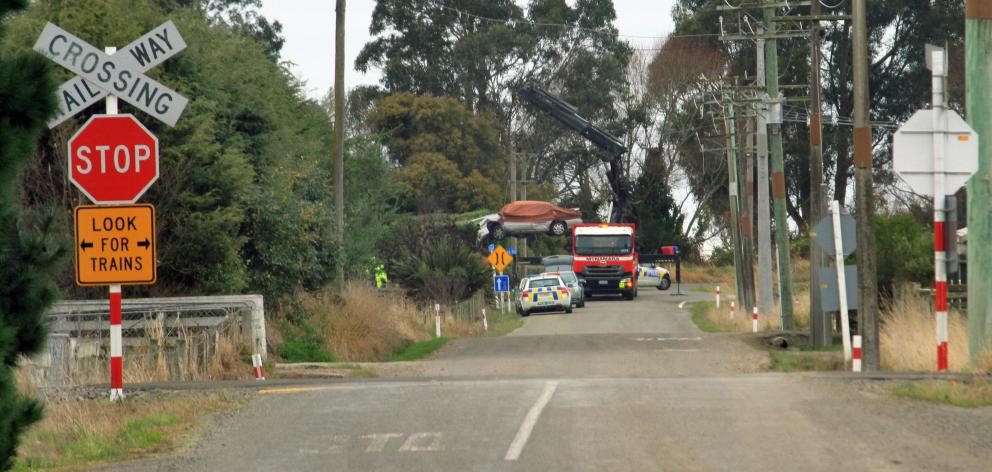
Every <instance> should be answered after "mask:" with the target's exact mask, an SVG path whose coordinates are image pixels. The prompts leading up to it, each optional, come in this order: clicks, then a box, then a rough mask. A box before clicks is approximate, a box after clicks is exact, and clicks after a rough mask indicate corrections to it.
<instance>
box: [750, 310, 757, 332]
mask: <svg viewBox="0 0 992 472" xmlns="http://www.w3.org/2000/svg"><path fill="white" fill-rule="evenodd" d="M751 331H752V332H755V333H757V332H758V307H757V306H755V307H754V311H752V313H751Z"/></svg>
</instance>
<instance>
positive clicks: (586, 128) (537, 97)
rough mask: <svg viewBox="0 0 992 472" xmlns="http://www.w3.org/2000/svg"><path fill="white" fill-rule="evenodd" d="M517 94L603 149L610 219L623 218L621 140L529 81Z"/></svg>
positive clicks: (624, 188) (626, 193)
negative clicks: (609, 198)
mask: <svg viewBox="0 0 992 472" xmlns="http://www.w3.org/2000/svg"><path fill="white" fill-rule="evenodd" d="M517 95H518V96H519V97H520V98H522V99H524V100H526V101H527V102H528V103H530V104H531V105H534V106H535V107H537V108H539V109H540V110H541V111H543V112H545V113H547V114H548V115H550V116H551V117H552V118H554V119H556V120H558V121H559V122H561V123H562V124H563V125H565V126H568V127H569V128H571V129H572V130H574V131H575V132H577V133H579V134H580V135H581V136H582V137H583V138H586V139H587V140H588V141H589V142H591V143H592V144H593V145H595V146H596V147H598V148H600V149H601V150H603V152H604V157H603V161H604V162H606V163H607V164H608V165H609V171H608V172H607V174H606V176H607V179H608V180H609V182H610V189H611V190H612V191H613V211H612V213H611V215H610V221H611V222H613V223H619V222H621V221H623V218H624V216H625V215H626V214H627V205H628V204H629V202H630V191H629V189H628V186H627V185H626V184H625V183H624V181H623V180H624V179H623V170H622V168H621V166H620V163H621V160H620V158H621V157H623V155H624V154H625V153H626V152H627V147H626V146H624V144H623V142H622V141H620V140H619V139H618V138H617V137H616V136H613V135H612V134H610V133H608V132H606V130H604V129H602V128H600V127H599V126H596V125H594V124H592V123H590V122H589V120H587V119H585V118H583V117H582V115H579V113H578V110H577V109H576V108H575V107H574V106H572V105H571V104H569V103H568V102H566V101H564V100H562V99H561V98H560V97H558V96H556V95H553V94H552V93H550V92H548V91H547V90H544V89H543V88H541V87H540V86H539V85H537V84H535V83H533V82H528V83H527V84H525V85H524V86H522V87H520V88H519V89H517Z"/></svg>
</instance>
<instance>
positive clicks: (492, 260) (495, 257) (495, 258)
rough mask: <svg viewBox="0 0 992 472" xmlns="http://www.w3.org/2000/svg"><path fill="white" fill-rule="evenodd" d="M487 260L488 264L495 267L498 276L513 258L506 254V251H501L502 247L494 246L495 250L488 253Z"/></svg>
mask: <svg viewBox="0 0 992 472" xmlns="http://www.w3.org/2000/svg"><path fill="white" fill-rule="evenodd" d="M488 259H489V264H491V265H492V266H493V267H495V268H496V271H497V272H499V273H500V274H502V273H503V269H505V268H506V266H508V265H510V263H511V262H513V256H511V255H510V253H508V252H506V249H503V246H502V245H499V246H496V248H495V249H493V252H490V253H489V258H488Z"/></svg>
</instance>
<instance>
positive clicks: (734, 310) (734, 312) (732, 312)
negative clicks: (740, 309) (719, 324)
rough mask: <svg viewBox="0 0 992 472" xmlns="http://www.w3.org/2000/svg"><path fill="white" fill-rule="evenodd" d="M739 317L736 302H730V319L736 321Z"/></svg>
mask: <svg viewBox="0 0 992 472" xmlns="http://www.w3.org/2000/svg"><path fill="white" fill-rule="evenodd" d="M735 316H737V307H735V306H734V302H733V301H731V302H730V319H734V317H735Z"/></svg>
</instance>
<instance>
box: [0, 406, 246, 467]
mask: <svg viewBox="0 0 992 472" xmlns="http://www.w3.org/2000/svg"><path fill="white" fill-rule="evenodd" d="M241 403H242V401H241V400H238V399H234V398H230V397H228V396H225V395H224V394H219V393H206V394H204V393H192V394H190V393H184V394H154V395H149V396H147V397H139V398H134V399H130V398H129V399H128V400H127V401H126V402H123V403H111V402H108V401H106V400H105V399H99V400H82V401H67V402H62V403H58V404H53V405H48V406H47V407H46V408H45V410H46V414H45V418H44V419H43V420H42V421H41V422H40V423H38V424H36V425H34V426H32V427H31V429H29V430H28V432H27V433H26V434H25V437H24V438H23V441H22V443H21V446H20V448H19V457H18V459H17V461H16V462H15V464H14V468H13V470H15V471H28V470H64V469H77V468H80V467H82V466H86V465H90V464H105V463H113V462H120V461H125V460H129V459H134V458H138V457H142V456H144V455H148V454H153V453H159V452H163V451H166V450H168V449H170V448H171V447H172V446H174V445H176V444H177V443H180V442H181V441H182V439H183V437H184V435H185V434H186V432H187V431H188V430H189V429H190V428H192V427H193V426H194V425H195V424H196V423H197V422H198V416H200V415H207V414H210V413H214V412H218V411H227V410H231V409H234V408H236V407H238V406H239V405H240V404H241Z"/></svg>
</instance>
